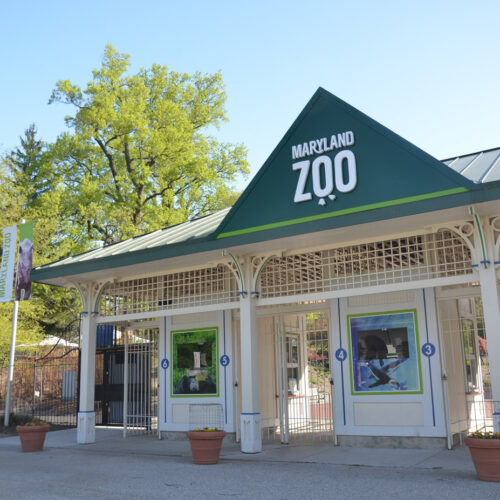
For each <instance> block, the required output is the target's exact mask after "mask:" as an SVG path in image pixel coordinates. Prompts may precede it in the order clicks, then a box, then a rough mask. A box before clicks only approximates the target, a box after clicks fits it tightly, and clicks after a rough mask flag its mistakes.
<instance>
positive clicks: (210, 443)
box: [186, 427, 226, 465]
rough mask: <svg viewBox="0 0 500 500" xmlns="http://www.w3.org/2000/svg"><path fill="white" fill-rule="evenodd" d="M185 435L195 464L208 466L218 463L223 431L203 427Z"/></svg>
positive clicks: (224, 434)
mask: <svg viewBox="0 0 500 500" xmlns="http://www.w3.org/2000/svg"><path fill="white" fill-rule="evenodd" d="M186 434H187V437H188V438H189V443H190V444H191V453H192V454H193V462H194V463H195V464H198V465H210V464H216V463H217V462H218V461H219V455H220V450H221V448H222V440H223V439H224V437H225V436H226V432H225V431H220V430H219V429H218V428H217V427H214V428H208V427H203V428H198V429H194V430H192V431H188V432H187V433H186Z"/></svg>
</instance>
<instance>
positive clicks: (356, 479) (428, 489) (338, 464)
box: [0, 429, 500, 500]
mask: <svg viewBox="0 0 500 500" xmlns="http://www.w3.org/2000/svg"><path fill="white" fill-rule="evenodd" d="M228 496H230V497H236V498H253V499H255V498H334V497H335V498H356V499H360V498H367V499H378V498H383V499H384V500H387V498H388V497H390V499H391V500H392V499H394V498H419V499H422V498H453V499H457V498H468V499H470V498H500V484H498V483H485V482H482V481H478V480H477V479H476V476H475V472H474V467H473V465H472V462H471V459H470V456H469V451H468V450H467V449H466V448H463V447H459V448H456V449H454V450H451V451H448V450H408V449H381V448H376V449H375V448H346V447H333V446H332V445H330V444H324V443H323V444H311V445H288V446H286V445H280V444H268V445H265V446H264V451H263V452H262V453H259V454H255V455H249V454H243V453H241V452H240V449H239V445H238V444H236V443H231V442H228V440H227V439H226V440H225V442H224V446H223V450H222V453H221V460H220V463H219V465H217V466H197V465H194V464H192V461H191V453H190V450H189V443H188V442H187V441H172V440H162V441H160V440H158V439H155V438H152V437H140V436H137V437H130V438H128V439H123V438H122V436H121V431H120V430H117V429H98V430H97V439H96V443H93V444H89V445H77V444H76V431H75V430H65V431H57V432H51V433H49V434H48V435H47V441H46V446H45V451H43V452H41V453H22V452H21V450H20V444H19V440H18V437H17V436H14V437H9V438H3V439H0V497H1V498H2V499H4V498H5V499H10V498H12V499H14V498H44V499H45V498H91V497H92V498H148V499H151V498H176V499H177V498H191V499H193V498H219V497H221V498H222V497H228Z"/></svg>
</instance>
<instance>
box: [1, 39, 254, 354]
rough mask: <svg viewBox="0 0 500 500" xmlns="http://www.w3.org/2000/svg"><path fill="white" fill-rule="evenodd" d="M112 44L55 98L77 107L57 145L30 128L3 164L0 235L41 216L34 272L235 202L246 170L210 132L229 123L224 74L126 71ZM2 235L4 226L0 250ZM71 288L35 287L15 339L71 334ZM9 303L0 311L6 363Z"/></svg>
mask: <svg viewBox="0 0 500 500" xmlns="http://www.w3.org/2000/svg"><path fill="white" fill-rule="evenodd" d="M129 67H130V60H129V56H128V55H125V54H120V53H118V52H117V51H116V50H115V49H113V47H111V46H107V47H106V49H105V53H104V58H103V61H102V65H101V67H100V68H99V69H96V70H94V71H93V72H92V78H91V80H90V81H89V82H88V83H87V85H86V87H85V88H80V87H79V86H78V85H75V84H73V83H71V82H70V81H69V80H63V81H59V82H58V83H57V84H56V87H55V89H54V91H53V93H52V96H51V97H50V100H49V102H50V103H64V104H69V105H70V106H72V109H73V111H74V113H73V115H70V116H68V117H66V123H67V126H68V130H67V131H66V132H65V133H62V134H61V135H60V136H59V137H58V139H57V140H56V141H55V143H53V144H47V143H44V142H43V141H42V140H40V139H39V138H37V131H36V127H35V125H30V126H29V127H28V129H27V130H26V131H25V133H24V136H22V137H20V141H19V146H18V147H17V148H15V149H14V150H13V151H11V152H10V153H8V154H6V155H4V156H3V157H2V158H0V228H3V227H7V226H10V225H16V224H19V222H20V221H21V220H22V219H25V220H27V221H28V220H35V221H36V224H35V242H34V256H33V264H34V266H38V265H42V264H46V263H48V262H52V261H55V260H58V259H61V258H64V257H67V256H68V255H71V254H75V253H79V252H82V251H86V250H88V249H90V248H93V247H96V246H100V245H106V244H110V243H113V242H116V241H119V240H122V239H125V238H128V237H131V236H136V235H138V234H141V233H143V232H147V231H152V230H155V229H158V228H162V227H167V226H169V225H173V224H177V223H179V222H183V221H185V220H188V219H190V218H196V217H199V216H202V215H206V214H208V213H212V212H213V211H215V210H218V209H221V208H224V207H226V206H229V205H232V204H233V202H234V201H235V199H236V196H237V193H235V191H234V190H233V188H232V184H233V182H234V181H235V180H236V178H237V177H238V176H239V175H246V174H247V173H248V165H247V160H246V150H245V148H244V147H243V146H241V145H233V144H226V143H222V142H219V141H218V140H217V139H215V138H214V137H213V136H212V135H211V133H212V134H213V132H214V131H215V130H216V129H217V127H218V126H219V125H220V124H221V123H222V122H223V121H225V120H226V116H225V110H224V105H225V101H226V94H225V90H224V85H223V81H222V77H221V75H220V73H214V74H211V75H210V74H209V75H203V74H200V73H195V74H192V75H189V74H185V73H176V72H174V71H170V70H168V68H167V67H165V66H162V65H158V64H154V65H153V66H152V67H151V68H149V69H141V70H140V71H138V72H137V73H136V74H130V73H129V72H128V70H129ZM1 244H2V233H1V231H0V249H1ZM79 307H80V302H79V297H78V295H77V294H76V292H75V291H74V290H73V291H68V290H65V289H62V288H56V287H49V286H46V285H41V284H34V286H33V293H32V300H30V301H22V302H21V303H20V308H19V322H18V342H17V343H18V344H24V345H29V344H33V343H36V342H37V341H38V340H40V338H41V337H42V336H43V334H53V335H58V336H64V334H65V332H66V331H67V330H68V329H69V328H71V327H72V326H73V325H74V324H75V323H77V322H78V317H79V316H78V311H79ZM11 316H12V304H11V303H7V304H0V357H2V356H5V355H6V351H5V349H8V346H9V344H10V328H11Z"/></svg>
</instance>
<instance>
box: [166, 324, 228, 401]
mask: <svg viewBox="0 0 500 500" xmlns="http://www.w3.org/2000/svg"><path fill="white" fill-rule="evenodd" d="M218 336H219V334H218V328H216V327H214V328H200V329H192V330H176V331H172V332H171V356H172V379H171V384H172V385H171V391H170V395H171V396H173V397H186V396H189V397H192V396H218V395H219V365H218V359H219V355H218V352H219V351H218Z"/></svg>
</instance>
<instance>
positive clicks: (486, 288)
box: [478, 220, 500, 430]
mask: <svg viewBox="0 0 500 500" xmlns="http://www.w3.org/2000/svg"><path fill="white" fill-rule="evenodd" d="M483 228H484V235H483V236H484V245H485V253H486V255H487V256H488V259H489V262H485V261H482V262H481V263H480V264H479V268H478V269H479V283H480V285H481V298H482V301H483V314H484V325H485V329H486V340H487V342H488V359H489V366H490V375H491V390H492V398H493V402H494V406H495V407H494V412H495V413H497V415H499V412H500V332H499V325H500V302H499V294H498V285H497V278H496V272H495V265H494V262H495V261H496V260H498V259H496V258H495V255H494V249H495V244H494V235H493V229H492V228H491V227H490V225H489V224H488V221H487V220H484V224H483ZM479 230H480V228H478V231H479ZM497 425H498V422H497ZM497 430H500V429H497Z"/></svg>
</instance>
